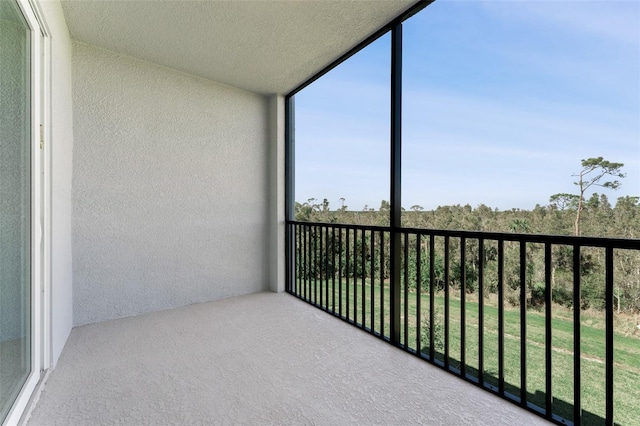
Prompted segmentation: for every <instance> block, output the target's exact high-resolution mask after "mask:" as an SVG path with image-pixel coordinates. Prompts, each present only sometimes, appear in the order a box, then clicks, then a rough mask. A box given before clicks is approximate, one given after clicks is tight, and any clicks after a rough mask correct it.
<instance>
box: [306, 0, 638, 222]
mask: <svg viewBox="0 0 640 426" xmlns="http://www.w3.org/2000/svg"><path fill="white" fill-rule="evenodd" d="M390 41H391V37H390V35H389V34H386V35H384V36H383V37H382V38H380V39H378V40H377V41H375V42H374V43H373V44H371V45H369V46H368V47H366V48H365V49H363V50H362V51H360V52H359V53H357V54H356V55H354V56H353V57H351V58H350V59H349V60H347V61H346V62H344V63H343V64H341V65H340V66H338V67H337V68H335V69H334V70H332V71H331V72H329V73H328V74H326V75H325V76H323V77H322V78H320V79H319V80H317V81H316V82H314V83H313V84H311V85H310V86H308V87H307V88H305V89H303V90H302V91H301V92H299V93H298V94H297V95H296V96H295V107H296V122H295V129H296V130H295V155H296V159H295V161H296V166H295V168H296V172H295V173H296V183H295V192H296V201H298V202H305V201H307V200H308V199H310V198H315V199H316V200H318V202H320V201H322V199H324V198H326V199H327V200H328V201H329V202H330V205H331V208H332V209H335V208H338V207H340V206H341V205H342V201H341V200H340V199H341V198H344V199H345V200H344V204H345V205H347V206H348V208H349V210H362V209H363V208H365V206H366V208H375V209H377V208H378V207H379V206H380V202H381V200H389V198H390V197H389V134H390V128H389V109H390V107H389V104H390V101H389V91H390V49H391V48H390ZM403 43H404V44H403V117H402V118H403V125H402V135H403V136H402V144H403V145H402V149H403V155H402V205H403V207H405V208H407V209H409V208H411V207H412V206H415V205H419V206H422V207H423V208H425V209H427V210H430V209H434V208H436V207H437V206H439V205H454V204H461V205H464V204H470V205H471V206H474V207H475V206H477V205H479V204H485V205H487V206H489V207H492V208H498V209H500V210H509V209H512V208H520V209H531V208H533V207H534V206H535V205H536V204H540V205H547V204H549V197H550V196H551V195H553V194H556V193H562V192H566V193H574V194H575V193H577V189H578V188H577V186H576V185H575V184H574V182H575V180H576V178H575V177H573V176H572V175H574V174H576V173H578V172H579V171H580V162H581V160H582V159H586V158H590V157H600V156H602V157H604V158H605V159H606V160H609V161H612V162H619V163H624V167H623V169H622V171H623V172H625V173H626V177H625V178H624V179H622V180H621V181H622V186H621V187H620V189H618V190H617V191H612V190H605V189H603V188H593V189H592V190H590V191H589V192H588V193H587V197H588V196H589V195H590V194H591V193H593V192H598V193H600V194H602V193H604V194H606V195H607V196H608V197H609V199H610V201H612V202H614V201H615V200H616V199H617V197H620V196H626V195H629V196H640V2H639V1H635V0H629V1H615V0H608V1H584V0H583V1H479V0H474V1H452V0H450V1H447V0H438V1H436V2H435V3H433V4H431V5H430V6H428V7H427V8H426V9H424V10H423V11H422V12H420V13H419V14H417V15H415V16H414V17H412V18H410V19H409V20H407V21H405V23H404V25H403Z"/></svg>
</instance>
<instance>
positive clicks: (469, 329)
mask: <svg viewBox="0 0 640 426" xmlns="http://www.w3.org/2000/svg"><path fill="white" fill-rule="evenodd" d="M338 286H339V282H338V281H336V283H335V292H334V293H332V284H331V282H329V288H328V295H329V298H328V299H329V300H328V302H329V303H328V306H329V308H330V309H331V308H332V307H333V298H334V297H335V310H336V311H338V309H339V308H340V306H339V300H340V296H342V315H343V316H347V305H348V318H349V319H351V320H354V321H356V322H358V323H362V314H363V310H362V308H363V306H362V305H363V304H362V300H363V289H364V301H365V303H364V325H365V326H366V327H368V328H371V317H370V315H371V312H370V309H371V294H372V293H371V292H372V288H371V286H370V285H369V283H368V282H365V283H364V284H363V282H362V280H360V279H358V280H357V282H356V284H355V285H354V282H353V279H351V280H350V281H349V282H348V283H347V281H346V280H343V281H342V292H341V294H340V293H339V291H338ZM310 288H311V292H310V296H311V300H312V301H314V300H315V301H316V302H317V303H320V292H321V290H322V305H323V306H326V305H327V301H326V300H325V299H326V291H327V289H326V288H325V287H324V282H322V281H317V284H316V291H317V299H314V298H313V297H314V292H313V288H314V287H313V285H312V286H311V287H310ZM354 290H355V292H354ZM308 296H309V295H308ZM380 296H381V295H380V286H379V284H378V285H374V287H373V300H374V308H373V310H374V312H373V313H374V322H373V329H374V330H375V331H377V332H380V331H381V327H380V308H381V306H382V307H383V308H384V309H383V312H384V335H386V336H388V335H389V289H388V287H386V286H385V287H384V294H383V295H382V297H383V304H382V305H381V304H380ZM408 296H409V297H408V304H407V309H408V314H409V315H408V324H407V325H408V327H407V328H408V333H407V335H406V339H407V344H408V346H409V347H410V348H413V349H416V348H420V350H422V351H423V352H425V353H428V351H429V348H428V346H424V345H421V344H420V342H416V330H417V326H416V325H417V300H418V295H417V294H416V293H415V292H409V293H408ZM434 303H435V305H436V310H435V313H436V317H437V318H439V319H436V321H435V324H444V313H445V310H444V295H443V294H437V295H436V297H435V299H434ZM420 304H421V317H422V321H421V324H424V321H425V320H426V319H427V318H428V317H429V295H428V294H422V295H420ZM404 312H405V298H404V291H403V292H402V298H401V324H402V326H401V342H403V343H404V341H405V332H404V330H405V327H404ZM465 315H466V322H465V327H466V328H465V333H466V344H465V351H466V354H465V355H466V357H465V361H466V363H465V364H466V366H467V367H466V368H467V372H468V373H472V374H474V375H476V374H477V369H478V355H479V354H478V349H479V345H478V341H479V303H478V298H477V295H475V294H473V295H467V296H466V304H465ZM582 315H583V320H582V321H581V322H582V325H581V380H582V389H581V392H582V409H583V410H584V411H585V413H584V417H583V424H585V425H592V424H601V423H602V420H600V419H598V417H600V418H603V417H604V415H605V365H604V357H605V346H604V342H605V332H604V330H602V329H600V328H596V327H591V326H588V325H585V324H584V323H585V322H593V323H602V322H603V318H604V313H602V318H600V317H598V318H589V317H586V316H585V315H586V314H582ZM460 316H461V300H460V298H459V297H458V298H456V297H451V298H450V304H449V339H450V340H449V357H450V364H451V365H452V366H454V367H457V368H458V367H459V366H460V363H459V360H460V358H461V356H460V353H461V351H460V343H461V342H460V340H461V338H460V335H461V327H462V323H461V318H460ZM483 320H484V327H483V338H484V378H485V381H486V382H487V383H490V384H492V385H494V386H497V384H498V380H497V375H498V333H497V330H498V308H497V307H496V306H491V305H490V304H489V302H487V301H485V304H484V315H483ZM504 320H505V321H504V324H505V325H504V327H505V339H504V353H505V356H504V362H505V364H504V365H505V367H504V368H505V382H506V383H505V387H506V390H507V391H508V392H511V393H513V394H516V395H519V392H520V310H519V309H518V308H505V311H504ZM552 324H553V332H552V347H553V353H552V366H553V367H552V370H553V371H552V394H553V398H554V403H553V404H554V408H553V409H554V412H555V413H556V414H558V415H560V416H562V417H565V418H567V419H569V420H573V414H572V413H573V321H572V320H570V319H567V318H561V317H555V318H553V319H552ZM544 332H545V317H544V313H541V312H538V311H535V310H528V311H527V315H526V341H527V349H526V353H527V355H526V356H527V362H526V365H527V375H526V381H527V398H528V400H529V401H531V402H533V403H535V404H537V405H539V406H541V407H544V403H545V389H546V387H545V350H544V348H545V338H544ZM422 333H425V330H424V329H423V331H422ZM423 341H426V342H428V339H426V340H423ZM614 349H615V355H614V360H615V367H614V368H615V370H614V404H615V405H614V412H615V422H616V423H618V424H621V425H635V424H640V410H638V409H637V408H636V406H637V405H638V402H639V401H640V385H639V383H640V339H638V338H635V337H626V336H624V335H621V334H615V336H614ZM434 350H435V351H436V358H437V359H440V360H443V359H444V355H443V353H444V348H443V347H442V346H436V347H434Z"/></svg>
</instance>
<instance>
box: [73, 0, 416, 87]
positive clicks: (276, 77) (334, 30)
mask: <svg viewBox="0 0 640 426" xmlns="http://www.w3.org/2000/svg"><path fill="white" fill-rule="evenodd" d="M416 2H417V1H416V0H295V1H292V0H280V1H275V0H254V1H246V0H227V1H220V0H209V1H188V0H184V1H167V0H129V1H104V0H90V1H88V0H63V1H62V7H63V10H64V14H65V18H66V20H67V25H68V27H69V31H70V33H71V37H72V38H73V39H76V40H79V41H81V42H84V43H88V44H92V45H95V46H99V47H102V48H105V49H109V50H114V51H117V52H120V53H123V54H126V55H130V56H134V57H137V58H140V59H144V60H147V61H150V62H154V63H157V64H160V65H164V66H167V67H170V68H174V69H177V70H180V71H184V72H187V73H190V74H194V75H197V76H200V77H204V78H207V79H210V80H214V81H218V82H221V83H225V84H228V85H231V86H235V87H239V88H242V89H246V90H250V91H253V92H257V93H262V94H271V93H287V92H289V91H291V90H293V89H294V88H295V87H297V86H298V85H299V84H301V83H303V82H304V81H305V80H307V79H308V78H309V77H311V76H313V75H314V74H316V73H317V72H318V71H320V70H321V69H322V68H324V67H325V66H327V65H328V64H329V63H331V62H332V61H333V60H335V59H337V58H338V57H340V56H341V55H342V54H344V53H345V52H347V51H348V50H349V49H351V48H352V47H354V46H355V45H357V44H358V43H359V42H361V41H362V40H364V39H365V38H367V37H368V36H369V35H371V34H372V33H374V32H375V31H377V30H378V29H380V28H381V27H383V26H384V25H385V24H387V23H388V22H390V21H391V20H392V19H393V18H395V17H396V16H398V15H400V14H401V13H402V12H403V11H405V10H406V9H408V8H409V7H411V6H412V5H413V4H415V3H416Z"/></svg>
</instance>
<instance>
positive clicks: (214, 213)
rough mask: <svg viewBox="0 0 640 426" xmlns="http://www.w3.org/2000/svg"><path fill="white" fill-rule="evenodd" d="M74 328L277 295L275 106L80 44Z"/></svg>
mask: <svg viewBox="0 0 640 426" xmlns="http://www.w3.org/2000/svg"><path fill="white" fill-rule="evenodd" d="M73 102H74V110H73V113H74V150H73V304H74V324H75V325H81V324H86V323H91V322H97V321H102V320H107V319H112V318H118V317H124V316H129V315H135V314H139V313H141V312H147V311H154V310H160V309H166V308H171V307H176V306H181V305H186V304H190V303H195V302H202V301H205V300H213V299H218V298H223V297H227V296H232V295H238V294H245V293H250V292H255V291H260V290H263V289H266V288H267V287H268V275H269V274H268V264H267V262H268V255H267V250H268V235H269V226H268V217H269V208H268V196H267V189H268V162H269V161H268V160H269V157H268V144H269V128H268V122H267V121H268V115H269V114H268V103H267V100H266V99H265V98H264V97H262V96H259V95H256V94H253V93H250V92H245V91H242V90H238V89H234V88H230V87H228V86H224V85H220V84H217V83H214V82H211V81H208V80H203V79H200V78H197V77H194V76H190V75H187V74H183V73H179V72H176V71H173V70H170V69H167V68H163V67H160V66H157V65H154V64H150V63H147V62H144V61H141V60H137V59H133V58H130V57H127V56H123V55H120V54H117V53H114V52H111V51H106V50H102V49H99V48H96V47H93V46H90V45H86V44H83V43H77V42H74V44H73Z"/></svg>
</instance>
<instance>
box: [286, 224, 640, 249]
mask: <svg viewBox="0 0 640 426" xmlns="http://www.w3.org/2000/svg"><path fill="white" fill-rule="evenodd" d="M288 223H289V224H292V225H305V226H325V227H332V228H337V229H358V230H362V229H363V230H367V231H384V232H390V231H391V227H390V226H378V225H352V224H346V223H324V222H304V221H296V220H292V221H288ZM395 230H396V232H399V233H409V234H420V235H427V236H428V235H434V236H438V237H445V236H449V237H458V238H476V239H478V238H482V239H485V240H498V241H517V242H527V243H543V244H544V243H547V244H559V245H579V246H587V247H611V248H615V249H629V250H640V239H630V238H608V237H583V236H579V237H577V236H572V235H545V234H516V233H509V232H484V231H462V230H448V229H429V228H396V229H395Z"/></svg>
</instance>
